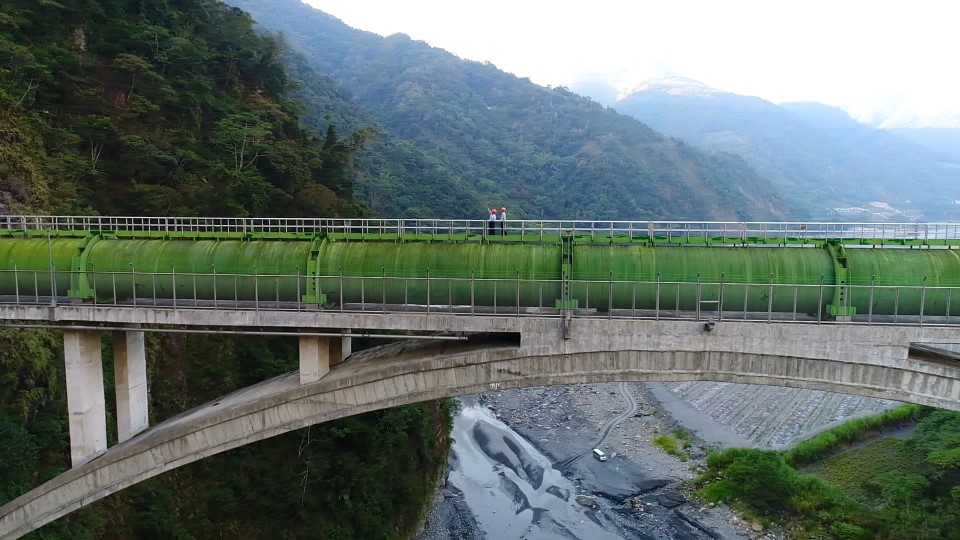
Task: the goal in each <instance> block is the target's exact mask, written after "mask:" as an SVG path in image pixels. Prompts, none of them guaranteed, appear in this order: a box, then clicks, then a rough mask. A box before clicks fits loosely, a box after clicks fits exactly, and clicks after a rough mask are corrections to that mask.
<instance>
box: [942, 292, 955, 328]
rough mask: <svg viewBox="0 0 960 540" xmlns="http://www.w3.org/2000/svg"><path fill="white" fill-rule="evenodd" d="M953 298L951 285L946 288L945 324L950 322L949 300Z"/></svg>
mask: <svg viewBox="0 0 960 540" xmlns="http://www.w3.org/2000/svg"><path fill="white" fill-rule="evenodd" d="M952 298H953V287H950V288H949V289H947V313H946V316H945V318H944V321H943V322H944V323H945V324H950V300H951V299H952Z"/></svg>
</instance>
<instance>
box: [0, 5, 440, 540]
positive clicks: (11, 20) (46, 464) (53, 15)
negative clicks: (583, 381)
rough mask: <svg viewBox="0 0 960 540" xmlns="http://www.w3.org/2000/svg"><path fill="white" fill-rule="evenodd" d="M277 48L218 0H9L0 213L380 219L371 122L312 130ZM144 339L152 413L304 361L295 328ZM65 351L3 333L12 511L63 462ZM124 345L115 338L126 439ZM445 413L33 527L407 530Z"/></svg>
mask: <svg viewBox="0 0 960 540" xmlns="http://www.w3.org/2000/svg"><path fill="white" fill-rule="evenodd" d="M280 52H281V47H280V44H279V43H278V42H277V41H276V40H274V39H272V38H266V37H263V36H261V35H258V34H257V33H255V32H254V31H253V30H252V21H251V19H250V18H249V17H248V16H247V15H245V14H243V13H242V12H240V11H239V10H236V9H234V8H230V7H229V6H227V5H225V4H222V3H220V2H216V1H212V0H159V1H152V2H140V1H137V0H57V1H56V2H54V1H41V2H35V1H33V0H11V1H6V2H2V3H0V213H7V212H10V211H23V212H41V211H51V212H83V213H93V212H97V213H102V214H111V215H117V214H131V215H170V214H177V215H198V214H200V215H219V216H251V215H255V216H282V215H287V216H338V215H339V216H351V215H358V214H365V213H367V212H368V209H366V207H365V206H364V205H362V204H360V203H358V202H356V200H355V199H354V198H353V195H352V192H353V184H352V178H353V176H354V173H353V160H354V154H355V151H356V149H357V148H358V147H359V146H360V145H361V144H363V143H364V142H365V141H366V140H367V139H368V138H369V133H367V132H365V131H358V132H356V133H354V132H353V131H352V130H351V126H348V127H347V128H346V129H340V130H339V131H338V129H337V128H336V127H332V128H329V129H327V127H329V126H328V125H325V129H324V132H323V133H322V134H320V135H319V136H318V135H315V134H313V133H311V132H310V131H309V130H307V129H304V128H303V127H302V126H301V124H300V121H299V116H300V114H301V112H302V110H303V109H302V108H301V106H300V105H299V104H297V103H295V102H294V101H292V100H291V99H290V97H289V92H288V90H289V79H288V76H287V74H286V71H285V70H284V68H283V66H282V65H281V62H280ZM304 69H305V68H304ZM298 76H301V77H303V78H306V77H308V76H311V75H310V74H309V73H308V72H307V71H304V72H302V73H298ZM312 76H316V75H312ZM318 80H319V79H318ZM300 95H301V97H302V98H304V99H309V100H314V99H316V100H319V99H320V95H325V96H327V97H330V98H331V99H333V98H335V97H336V91H335V90H331V89H330V88H326V89H324V88H322V87H321V86H320V85H315V86H314V87H313V88H312V89H311V90H310V93H309V94H308V93H307V91H306V90H304V91H303V92H301V94H300ZM331 96H332V97H331ZM313 106H319V105H313ZM331 118H332V119H333V120H334V121H337V120H342V119H337V118H336V117H331ZM328 124H329V123H328ZM338 133H341V134H342V136H340V135H338ZM8 262H9V261H5V260H0V270H4V271H8V270H9V266H8ZM147 341H148V343H147V359H148V378H149V384H150V415H151V418H150V420H151V423H154V424H155V423H157V422H160V421H163V420H165V419H167V418H169V417H171V416H173V415H175V414H178V413H180V412H183V411H184V410H186V409H189V408H191V407H193V406H196V405H199V404H201V403H204V402H207V401H209V400H212V399H214V398H216V397H218V396H222V395H224V394H226V393H229V392H230V391H232V390H235V389H237V388H241V387H244V386H248V385H250V384H255V383H257V382H259V381H262V380H264V379H266V378H269V377H273V376H275V375H278V374H281V373H286V372H289V371H294V370H296V369H297V363H298V362H297V358H298V356H297V344H296V341H295V340H291V339H284V338H266V337H251V336H246V337H233V336H200V335H183V334H181V335H164V336H162V337H161V336H160V335H159V334H151V333H147ZM62 343H63V338H62V335H60V333H59V332H57V331H54V330H49V331H47V330H23V329H19V330H18V329H12V328H3V329H0V504H3V503H5V502H7V501H9V500H11V499H13V498H15V497H17V496H18V495H20V494H22V493H25V492H26V491H28V490H29V489H31V488H32V487H35V486H37V485H39V484H41V483H43V482H44V481H45V480H48V479H50V478H52V477H53V476H56V475H57V474H59V473H60V472H62V471H63V470H65V469H66V468H67V467H68V464H69V447H68V435H67V420H68V418H67V406H66V392H65V385H64V372H63V369H64V360H63V351H62ZM355 346H360V347H362V346H363V344H362V343H357V344H355ZM111 352H112V348H111V346H110V343H109V338H105V340H104V373H105V386H106V395H107V408H108V426H110V428H108V429H110V430H111V432H110V433H109V434H108V437H109V438H110V440H111V442H115V440H116V433H115V431H113V430H115V427H114V422H113V418H114V417H115V414H116V412H115V406H114V402H113V399H112V396H113V395H114V388H113V380H112V373H113V366H112V359H111ZM449 413H450V411H449V408H448V403H447V402H433V403H423V404H419V405H415V406H411V407H401V408H397V409H391V410H388V411H381V412H378V413H372V414H368V415H363V416H359V417H353V418H348V419H345V420H343V421H338V422H332V423H328V424H323V425H320V426H314V427H313V428H310V429H307V430H302V431H298V432H295V433H290V434H287V435H283V436H278V437H275V438H272V439H268V440H266V441H263V442H261V443H258V444H255V445H250V446H246V447H243V448H240V449H237V450H234V451H231V452H228V453H226V454H222V455H218V456H214V457H211V458H207V459H204V460H201V461H199V462H197V463H194V464H191V465H189V466H186V467H183V468H180V469H177V470H176V471H172V472H170V473H168V474H164V475H160V476H158V477H156V478H152V479H150V480H148V481H146V482H143V483H141V484H138V485H136V486H134V487H131V488H129V489H127V490H123V491H121V492H119V493H117V494H115V495H112V496H110V497H107V498H105V499H102V500H100V501H98V502H96V503H94V504H92V505H90V506H89V507H86V508H83V509H81V510H79V511H78V512H76V513H73V514H71V515H69V516H67V517H65V518H63V519H60V520H57V521H55V522H53V523H51V524H49V525H47V526H46V527H44V528H43V529H41V530H40V531H39V532H38V533H36V534H35V535H33V536H34V537H36V538H44V539H51V540H52V539H67V538H70V539H94V538H96V539H114V538H115V539H127V538H264V539H266V538H270V539H273V538H277V537H279V536H283V537H287V538H331V539H333V538H340V539H346V538H405V537H407V536H408V535H409V534H410V532H411V531H412V530H413V528H414V527H415V526H416V524H417V520H418V519H419V515H420V511H421V509H422V508H423V506H424V505H425V503H426V502H427V501H428V500H429V499H430V497H431V496H432V493H433V488H434V485H435V482H434V479H435V478H436V475H437V474H438V472H439V470H440V467H441V466H442V464H443V463H444V462H445V459H446V450H447V448H448V447H449V440H448V437H447V435H448V433H449V421H450V414H449Z"/></svg>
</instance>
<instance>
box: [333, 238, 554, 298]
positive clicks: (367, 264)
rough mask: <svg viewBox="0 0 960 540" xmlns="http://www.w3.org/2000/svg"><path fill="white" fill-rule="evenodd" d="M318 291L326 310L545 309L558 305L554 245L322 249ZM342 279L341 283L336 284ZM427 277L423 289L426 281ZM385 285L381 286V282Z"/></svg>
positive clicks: (353, 244)
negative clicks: (353, 305) (382, 306)
mask: <svg viewBox="0 0 960 540" xmlns="http://www.w3.org/2000/svg"><path fill="white" fill-rule="evenodd" d="M317 267H318V268H317V274H318V275H320V276H335V277H332V278H328V279H321V280H320V282H321V283H320V289H321V291H322V292H323V294H325V295H326V296H327V298H328V299H330V300H332V301H333V302H336V303H340V302H341V301H342V302H347V303H349V302H360V301H361V299H363V300H365V301H367V302H382V301H386V303H389V304H405V303H408V304H425V303H427V300H428V297H429V303H431V304H439V305H451V304H452V305H469V304H471V300H472V301H473V303H474V304H477V305H487V306H492V305H494V303H496V305H497V306H516V305H517V302H518V300H517V299H518V289H519V305H520V306H548V307H552V306H553V305H554V303H555V301H556V299H558V298H559V297H560V283H559V280H560V246H559V245H520V244H515V245H507V244H428V243H404V244H393V243H374V242H330V241H327V242H324V243H323V244H322V246H321V247H320V250H319V251H318V258H317ZM341 275H342V276H343V277H342V278H341V277H340V276H341ZM428 275H429V277H430V280H429V288H428V284H427V280H426V277H427V276H428ZM384 277H386V278H387V279H384Z"/></svg>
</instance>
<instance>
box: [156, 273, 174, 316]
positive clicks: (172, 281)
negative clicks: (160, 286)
mask: <svg viewBox="0 0 960 540" xmlns="http://www.w3.org/2000/svg"><path fill="white" fill-rule="evenodd" d="M170 282H171V289H173V292H172V293H171V294H172V295H173V309H177V265H175V264H171V265H170ZM154 303H156V298H154Z"/></svg>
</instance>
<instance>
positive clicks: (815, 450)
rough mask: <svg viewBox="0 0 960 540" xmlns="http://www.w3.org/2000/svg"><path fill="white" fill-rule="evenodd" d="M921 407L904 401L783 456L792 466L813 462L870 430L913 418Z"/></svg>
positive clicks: (846, 424) (811, 439)
mask: <svg viewBox="0 0 960 540" xmlns="http://www.w3.org/2000/svg"><path fill="white" fill-rule="evenodd" d="M923 410H924V409H923V408H922V407H921V406H919V405H912V404H907V405H901V406H900V407H897V408H896V409H890V410H889V411H886V412H884V413H881V414H875V415H873V416H865V417H863V418H857V419H855V420H850V421H849V422H844V423H843V424H841V425H839V426H837V427H835V428H833V429H829V430H827V431H824V432H823V433H819V434H817V435H815V436H813V437H811V438H809V439H807V440H805V441H802V442H800V443H799V444H797V445H796V446H794V447H793V448H792V449H791V450H788V451H787V452H786V453H785V454H784V457H785V458H786V460H787V463H789V464H791V465H793V466H794V467H798V466H801V465H806V464H808V463H813V462H814V461H817V460H820V459H823V458H825V457H826V456H828V455H829V454H831V453H833V452H836V451H837V450H839V449H840V448H842V447H843V446H845V445H848V444H850V443H853V442H856V441H859V440H861V439H863V438H864V437H865V436H866V435H867V434H868V433H869V432H871V431H876V430H879V429H880V428H882V427H885V426H890V425H896V424H902V423H905V422H913V421H916V420H917V419H918V418H920V416H921V415H922V412H923Z"/></svg>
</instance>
